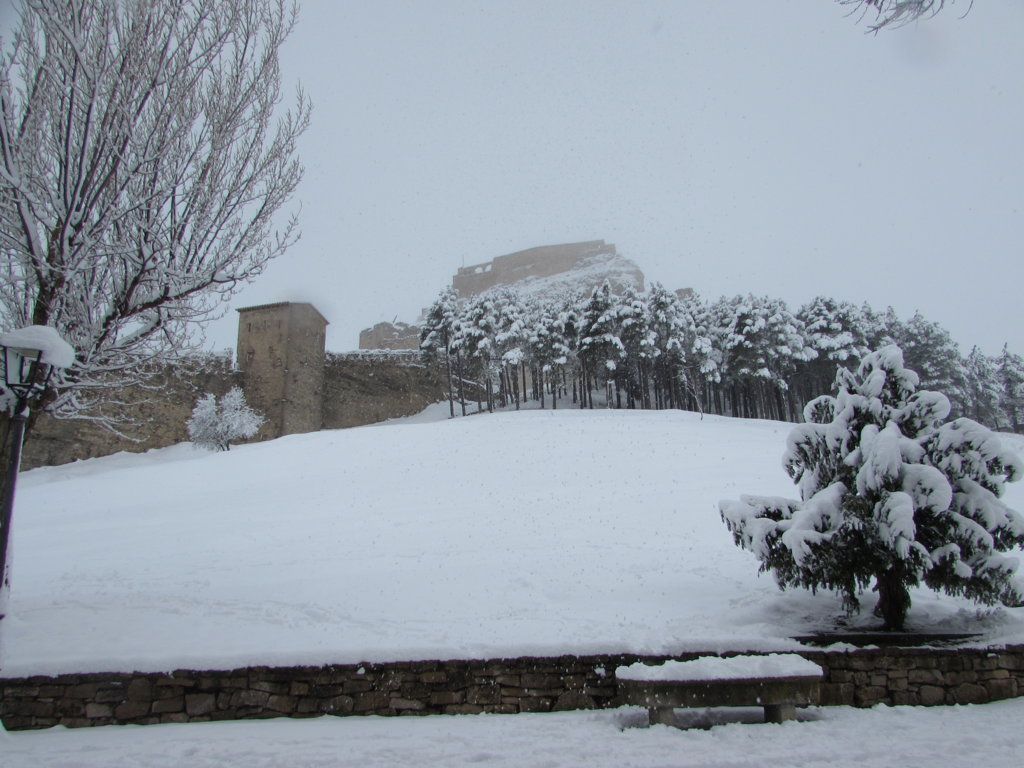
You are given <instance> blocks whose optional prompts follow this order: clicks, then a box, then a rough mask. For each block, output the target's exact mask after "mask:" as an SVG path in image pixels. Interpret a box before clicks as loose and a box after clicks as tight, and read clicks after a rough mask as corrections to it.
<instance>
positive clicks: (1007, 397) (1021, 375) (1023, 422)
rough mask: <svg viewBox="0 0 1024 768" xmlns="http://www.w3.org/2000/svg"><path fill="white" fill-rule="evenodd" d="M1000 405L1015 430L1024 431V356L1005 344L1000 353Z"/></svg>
mask: <svg viewBox="0 0 1024 768" xmlns="http://www.w3.org/2000/svg"><path fill="white" fill-rule="evenodd" d="M999 385H1000V388H1001V390H1002V391H1001V394H1000V400H999V402H1000V405H1001V406H1002V410H1003V413H1005V414H1006V417H1007V418H1008V419H1009V420H1010V426H1011V427H1012V428H1013V431H1014V432H1024V358H1022V357H1021V356H1020V355H1017V354H1014V353H1013V352H1011V351H1010V348H1009V347H1008V346H1007V345H1006V344H1004V345H1003V352H1002V354H1001V355H999Z"/></svg>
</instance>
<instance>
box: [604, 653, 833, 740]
mask: <svg viewBox="0 0 1024 768" xmlns="http://www.w3.org/2000/svg"><path fill="white" fill-rule="evenodd" d="M822 675H823V672H822V669H821V667H819V666H818V665H817V664H815V663H814V662H813V661H808V660H807V659H805V658H803V657H802V656H798V655H796V654H769V655H766V656H732V657H729V658H720V657H717V656H704V657H701V658H699V659H694V660H693V661H668V662H665V663H664V664H659V665H656V666H650V665H646V664H643V663H639V662H638V663H637V664H631V665H630V666H628V667H619V668H618V669H617V670H616V671H615V677H616V679H617V681H618V686H619V699H620V700H621V701H622V703H623V704H632V705H635V706H641V707H647V712H648V717H649V720H650V723H651V725H654V724H655V723H662V724H665V725H671V724H672V723H673V715H672V710H673V709H675V708H676V707H764V719H765V722H766V723H781V722H784V721H786V720H792V719H794V718H795V717H796V708H797V707H806V706H808V705H813V704H817V703H818V701H819V700H820V688H821V685H820V684H821V677H822Z"/></svg>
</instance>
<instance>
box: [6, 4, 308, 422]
mask: <svg viewBox="0 0 1024 768" xmlns="http://www.w3.org/2000/svg"><path fill="white" fill-rule="evenodd" d="M295 13H296V11H295V7H294V6H293V5H292V4H291V2H290V0H232V2H221V1H220V0H138V1H137V2H136V1H134V0H133V1H132V2H124V1H123V0H88V2H86V1H85V0H20V3H19V9H18V14H19V15H18V24H17V28H16V30H15V31H14V33H13V34H12V35H11V37H9V38H8V39H6V40H5V41H4V47H3V53H2V61H0V329H9V328H13V327H20V326H23V325H28V324H36V325H48V326H52V327H54V328H56V329H57V330H58V331H59V332H60V334H61V335H62V336H63V337H64V338H66V339H67V340H68V341H69V342H70V343H71V344H72V346H73V347H74V348H75V350H76V352H77V359H76V362H75V365H74V366H72V367H71V368H70V369H68V370H67V371H66V372H64V373H63V374H62V375H61V376H59V377H54V380H53V383H52V385H51V387H50V388H49V389H48V390H47V391H46V392H45V393H44V394H43V395H42V397H41V403H40V404H41V405H43V406H44V407H45V409H46V410H48V411H50V412H51V413H54V414H55V415H57V416H64V417H78V418H92V419H96V420H98V421H100V422H102V423H104V424H105V425H107V426H114V425H115V424H116V420H117V418H118V416H117V415H116V414H112V413H111V412H109V411H108V410H106V409H105V408H104V404H105V402H106V401H107V400H109V397H110V396H109V394H108V393H109V391H110V390H111V388H115V387H117V388H123V387H124V385H126V384H138V383H140V382H143V381H145V380H146V379H147V376H151V375H152V373H153V372H154V370H155V369H156V368H157V367H158V365H159V364H160V363H162V362H164V361H167V360H171V359H174V358H176V357H180V356H181V355H182V354H183V353H186V352H189V351H191V350H192V349H194V348H195V347H196V346H197V343H198V342H199V341H200V339H198V338H197V333H196V328H197V326H196V323H197V322H199V321H203V320H207V319H210V318H211V317H213V316H217V315H219V314H220V312H221V311H222V310H223V308H225V307H226V304H225V303H224V302H225V301H226V299H227V298H228V297H229V296H230V295H231V294H232V293H233V292H234V291H235V290H236V289H237V288H238V287H239V286H240V285H242V284H243V283H245V282H246V281H248V280H250V279H251V278H253V277H254V276H256V275H258V274H259V273H260V272H261V271H262V270H263V269H264V267H265V266H266V265H267V263H268V262H269V261H270V260H271V259H273V258H274V257H276V256H278V255H280V254H282V253H283V252H284V251H285V250H286V249H287V248H288V247H289V246H290V245H291V244H292V243H294V242H295V240H296V238H297V237H298V230H297V228H296V220H295V218H294V216H293V217H291V218H288V219H285V220H283V221H279V220H278V219H277V218H276V217H277V215H278V214H279V212H280V211H281V210H282V208H283V207H284V206H285V204H286V203H287V202H288V200H289V198H290V197H291V195H292V193H293V192H294V190H295V188H296V185H297V184H298V183H299V180H300V178H301V176H302V166H301V164H300V163H299V160H298V159H297V154H296V140H297V139H298V137H299V136H300V135H301V134H302V132H303V131H304V130H305V128H306V126H307V124H308V120H309V113H310V107H309V102H308V101H307V99H306V98H305V96H304V95H303V94H302V92H301V91H299V92H298V93H297V94H296V101H295V104H294V106H293V107H292V108H291V109H290V110H285V109H283V108H282V107H281V100H282V86H281V73H280V67H279V62H278V55H279V50H280V48H281V45H282V44H283V43H284V41H285V39H286V38H287V37H288V35H289V33H290V31H291V30H292V28H293V26H294V24H295V21H296V15H295ZM36 410H37V411H38V409H36Z"/></svg>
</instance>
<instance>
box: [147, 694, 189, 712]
mask: <svg viewBox="0 0 1024 768" xmlns="http://www.w3.org/2000/svg"><path fill="white" fill-rule="evenodd" d="M184 710H185V697H184V696H175V697H174V698H170V699H159V700H157V701H154V702H153V714H154V715H164V714H168V713H171V712H183V711H184Z"/></svg>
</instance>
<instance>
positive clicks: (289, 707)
mask: <svg viewBox="0 0 1024 768" xmlns="http://www.w3.org/2000/svg"><path fill="white" fill-rule="evenodd" d="M295 703H296V699H295V698H294V697H292V696H284V695H281V694H274V695H272V696H271V697H270V698H269V699H267V709H269V710H270V711H271V712H277V713H279V714H282V715H287V714H290V713H292V712H294V711H295Z"/></svg>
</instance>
